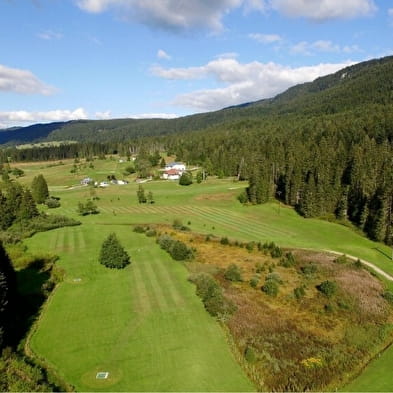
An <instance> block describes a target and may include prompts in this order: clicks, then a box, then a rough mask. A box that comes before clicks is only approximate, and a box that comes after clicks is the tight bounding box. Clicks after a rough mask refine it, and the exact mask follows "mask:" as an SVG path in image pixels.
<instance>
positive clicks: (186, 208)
mask: <svg viewBox="0 0 393 393" xmlns="http://www.w3.org/2000/svg"><path fill="white" fill-rule="evenodd" d="M17 166H18V167H19V165H17ZM72 166H73V163H72V162H65V163H64V165H60V166H51V165H49V166H48V163H39V164H34V165H26V166H24V167H22V169H23V170H24V171H25V173H26V176H25V177H22V178H21V179H20V180H21V181H22V182H24V183H25V184H30V183H31V180H32V178H33V177H34V176H36V175H37V174H39V173H43V174H44V176H45V178H46V179H47V181H48V184H49V186H50V191H51V193H52V194H53V195H55V196H59V197H60V198H61V207H60V208H58V209H53V210H51V211H50V213H54V214H56V213H59V214H65V215H67V216H72V217H76V218H79V217H78V216H77V214H76V207H77V203H78V201H82V202H83V201H85V200H86V199H87V198H89V197H91V196H92V195H93V193H94V194H95V195H96V196H97V197H99V200H97V201H96V203H97V205H98V208H99V210H100V214H98V215H95V216H88V217H82V218H79V219H80V220H81V221H82V223H83V225H82V226H80V227H73V228H64V229H60V230H55V231H51V232H47V233H42V234H38V235H35V236H34V237H33V238H31V239H28V240H27V241H26V244H27V245H28V247H29V248H30V249H31V250H32V251H34V250H37V251H42V250H43V249H46V250H48V251H52V252H54V253H57V254H59V255H60V256H61V259H60V261H59V265H60V266H62V267H64V268H65V270H66V272H67V276H66V281H65V282H64V283H62V284H61V285H60V286H59V288H58V289H57V290H56V293H55V294H54V296H53V297H52V298H51V301H50V303H49V304H48V306H47V308H46V310H45V311H44V313H43V315H42V319H41V321H40V323H39V325H38V329H37V331H36V333H35V334H34V335H33V337H32V341H31V346H32V348H33V350H34V351H35V352H36V353H37V354H38V355H39V356H41V357H44V358H46V359H47V360H48V362H49V363H50V364H52V365H53V366H54V367H55V368H56V369H57V370H58V371H59V372H60V373H61V374H62V375H63V377H64V378H65V379H66V380H67V381H68V382H70V383H72V384H74V385H75V386H76V387H77V389H78V390H84V391H87V390H112V391H116V390H117V391H121V390H131V391H157V390H160V391H178V390H184V391H191V390H199V391H222V390H232V391H233V390H238V391H243V390H249V389H252V386H251V385H250V383H249V382H248V381H247V380H246V378H245V377H244V375H243V374H242V372H241V371H240V368H239V366H237V364H236V363H235V362H234V360H233V358H232V355H231V354H230V352H229V350H228V347H227V345H226V343H225V339H224V337H223V333H222V332H221V330H220V328H219V326H218V325H217V323H216V322H215V321H214V320H212V319H211V317H209V316H208V315H207V314H206V312H205V311H204V309H203V306H202V305H201V303H200V302H199V300H198V299H197V298H196V296H195V294H194V289H193V287H192V286H191V284H189V283H188V282H187V280H186V279H187V272H186V269H185V268H184V267H183V266H181V265H180V264H178V263H175V262H173V261H172V260H170V259H169V257H168V256H167V255H166V254H165V253H163V252H162V251H161V250H159V249H158V247H157V246H156V245H155V244H154V241H153V240H151V239H147V238H145V237H144V236H141V235H136V234H134V233H133V232H132V230H131V227H130V226H131V225H133V224H138V223H139V224H140V223H143V224H148V223H166V224H168V223H172V221H173V220H174V219H175V218H179V219H181V220H182V221H183V224H185V225H188V226H189V227H190V228H191V229H192V230H193V231H196V232H202V233H206V234H207V233H211V234H214V235H217V236H229V237H230V238H233V239H239V240H246V241H251V240H254V241H262V242H264V241H275V242H276V243H278V244H279V245H280V246H283V247H302V248H312V249H324V250H334V251H338V252H342V253H347V254H350V255H354V256H356V257H359V258H362V259H365V260H368V261H370V262H372V263H374V264H375V265H377V266H379V267H380V268H382V269H383V270H385V271H386V272H388V273H390V274H393V262H392V261H391V259H390V256H391V250H390V249H389V248H388V247H386V246H384V245H382V244H379V243H375V242H372V241H370V240H368V239H366V238H365V237H363V236H361V235H359V234H357V233H355V232H354V231H352V230H351V229H349V228H347V227H344V226H342V225H337V224H333V223H329V222H326V221H321V220H315V219H303V218H301V217H300V216H298V215H297V213H296V212H295V211H294V210H293V209H291V208H288V207H284V206H281V207H280V206H279V205H278V204H277V203H269V204H265V205H261V206H242V205H240V203H239V202H238V201H237V200H236V196H237V195H238V194H239V192H240V190H241V188H243V187H245V186H246V184H245V183H236V182H232V181H231V180H219V179H209V180H208V181H207V182H206V183H203V184H193V185H192V186H189V187H182V186H179V185H178V184H177V183H173V182H165V181H157V182H149V183H146V184H143V187H144V188H145V190H146V191H152V192H153V195H154V199H155V201H156V203H155V204H153V205H139V204H138V203H137V197H136V190H137V184H135V183H134V182H130V184H128V185H125V186H110V187H109V188H106V189H94V190H93V189H91V188H90V187H80V186H78V183H79V181H80V179H82V178H83V177H84V176H90V177H93V178H94V179H97V180H98V181H100V180H105V179H106V176H107V175H108V174H115V175H116V176H117V177H118V178H122V177H123V176H122V175H121V173H122V171H123V170H124V167H125V166H127V163H119V162H118V161H117V160H105V161H95V162H94V166H95V167H94V168H88V167H86V168H84V169H83V170H81V171H80V172H79V173H78V174H71V173H70V169H71V168H72ZM71 186H76V187H73V188H69V187H71ZM112 231H114V232H116V233H117V235H118V237H119V238H120V240H121V242H122V243H123V245H124V246H125V247H126V248H127V250H128V251H129V252H130V255H131V256H132V259H133V264H132V265H131V266H129V267H127V268H126V269H125V270H124V271H121V272H117V271H116V272H114V271H108V270H106V269H105V268H103V267H102V266H100V265H99V264H98V262H97V258H98V253H99V248H100V245H101V243H102V241H103V239H104V238H105V237H106V236H107V234H108V233H109V232H112ZM74 279H81V281H73V280H74ZM385 358H386V359H387V360H386V362H385V361H384V360H383V359H385ZM381 359H382V360H378V361H377V362H376V363H375V364H377V366H371V367H369V368H367V371H366V372H365V373H364V374H363V375H364V376H366V375H368V374H367V373H368V372H370V373H371V375H373V376H374V377H375V376H376V377H377V378H378V375H379V370H382V369H383V366H381V367H379V366H378V364H381V363H380V362H382V363H383V364H384V365H386V364H388V365H389V364H390V365H391V362H392V359H393V350H390V351H387V352H386V353H385V354H384V356H383V357H381ZM373 367H374V369H375V370H376V371H374V372H373V371H372V370H373ZM375 367H376V368H375ZM368 370H371V371H368ZM98 371H109V372H110V378H109V379H108V380H101V381H98V380H96V379H95V373H96V372H98ZM380 374H381V375H382V376H383V375H385V378H384V381H385V383H387V385H381V386H385V388H384V389H385V390H386V389H387V388H388V390H393V381H391V380H389V381H386V374H384V373H383V372H382V371H381V372H380ZM362 378H363V376H361V377H360V378H359V379H358V380H357V381H360V382H359V383H360V385H356V383H357V381H355V382H354V385H353V386H359V387H358V388H356V387H355V388H354V389H357V390H378V389H377V388H376V387H375V386H374V385H373V384H371V385H367V380H366V381H365V382H364V385H361V384H362V383H363V382H361V381H362ZM364 378H366V377H364ZM368 378H369V379H368V380H369V381H371V380H372V378H373V377H368ZM351 386H352V385H351ZM361 386H363V387H361ZM386 386H387V388H386Z"/></svg>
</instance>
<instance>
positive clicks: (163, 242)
mask: <svg viewBox="0 0 393 393" xmlns="http://www.w3.org/2000/svg"><path fill="white" fill-rule="evenodd" d="M157 243H158V244H159V245H160V247H161V248H162V249H163V250H165V251H168V252H169V250H170V248H171V246H172V243H173V239H172V238H171V237H170V236H169V235H161V236H160V237H159V238H158V239H157Z"/></svg>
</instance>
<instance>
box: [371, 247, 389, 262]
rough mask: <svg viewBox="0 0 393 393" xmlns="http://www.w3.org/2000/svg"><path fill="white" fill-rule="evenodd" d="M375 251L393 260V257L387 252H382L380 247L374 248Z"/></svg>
mask: <svg viewBox="0 0 393 393" xmlns="http://www.w3.org/2000/svg"><path fill="white" fill-rule="evenodd" d="M373 250H375V251H378V252H379V253H380V254H382V255H384V256H385V257H386V258H388V259H389V260H390V261H391V260H392V255H389V254H387V253H386V252H385V251H383V250H381V249H380V248H378V247H373Z"/></svg>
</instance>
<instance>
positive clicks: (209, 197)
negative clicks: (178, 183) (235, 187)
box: [194, 191, 236, 201]
mask: <svg viewBox="0 0 393 393" xmlns="http://www.w3.org/2000/svg"><path fill="white" fill-rule="evenodd" d="M235 197H236V193H234V192H233V191H232V192H231V191H228V192H225V193H224V192H222V193H217V194H200V195H198V196H197V197H195V198H194V199H195V200H196V201H231V200H232V199H233V198H235Z"/></svg>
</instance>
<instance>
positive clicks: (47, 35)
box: [37, 30, 63, 41]
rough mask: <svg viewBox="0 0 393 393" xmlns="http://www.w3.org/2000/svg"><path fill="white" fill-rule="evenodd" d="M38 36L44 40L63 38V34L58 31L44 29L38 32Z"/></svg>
mask: <svg viewBox="0 0 393 393" xmlns="http://www.w3.org/2000/svg"><path fill="white" fill-rule="evenodd" d="M37 37H39V38H41V39H42V40H48V41H49V40H60V39H61V38H63V34H61V33H57V32H55V31H52V30H44V31H41V32H40V33H38V34H37Z"/></svg>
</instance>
